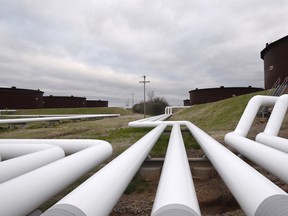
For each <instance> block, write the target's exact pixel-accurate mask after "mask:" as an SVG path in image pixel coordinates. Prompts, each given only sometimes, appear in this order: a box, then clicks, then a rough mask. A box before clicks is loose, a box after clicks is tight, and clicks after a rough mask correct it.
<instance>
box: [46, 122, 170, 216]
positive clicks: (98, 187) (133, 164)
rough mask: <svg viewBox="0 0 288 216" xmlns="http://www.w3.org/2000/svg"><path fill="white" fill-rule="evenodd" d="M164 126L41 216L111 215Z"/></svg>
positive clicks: (153, 131)
mask: <svg viewBox="0 0 288 216" xmlns="http://www.w3.org/2000/svg"><path fill="white" fill-rule="evenodd" d="M165 128H166V124H161V125H160V126H158V127H156V128H154V129H153V130H152V131H150V132H149V133H148V134H146V135H145V136H144V137H142V138H141V139H140V140H138V141H137V142H136V143H135V144H134V145H132V146H131V147H130V148H128V149H127V150H126V151H125V152H123V153H122V154H121V155H119V156H118V157H116V158H115V159H114V160H113V161H111V162H110V163H109V164H107V165H106V166H105V167H104V168H102V169H101V170H100V171H99V172H97V173H96V174H95V175H93V176H92V177H91V178H89V179H88V180H87V181H86V182H84V183H83V184H81V185H80V186H79V187H78V188H76V189H75V190H74V191H72V192H71V193H70V194H68V195H67V196H66V197H64V198H63V199H62V200H60V201H59V202H58V203H56V204H55V205H54V206H52V207H51V208H50V209H49V210H48V211H46V212H44V213H43V214H42V216H60V215H67V216H70V215H71V216H72V215H73V216H93V215H101V216H104V215H109V213H110V212H111V210H112V209H113V207H114V205H115V204H116V203H117V201H118V199H119V198H120V197H121V195H122V193H123V192H124V190H125V189H126V187H127V185H128V184H129V182H130V181H131V179H132V178H133V176H134V175H135V174H136V172H137V171H138V169H139V168H140V166H141V164H142V163H143V161H144V160H145V158H146V157H147V155H148V153H149V152H150V150H151V149H152V147H153V146H154V144H155V143H156V141H157V140H158V138H159V137H160V135H161V134H162V133H163V131H164V130H165ZM115 181H116V182H115Z"/></svg>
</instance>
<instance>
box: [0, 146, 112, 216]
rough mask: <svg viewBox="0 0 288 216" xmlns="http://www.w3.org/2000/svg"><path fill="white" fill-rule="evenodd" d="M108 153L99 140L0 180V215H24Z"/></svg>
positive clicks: (100, 160)
mask: <svg viewBox="0 0 288 216" xmlns="http://www.w3.org/2000/svg"><path fill="white" fill-rule="evenodd" d="M111 154H112V147H111V145H110V144H109V143H108V142H105V141H102V142H101V143H98V144H96V145H95V146H93V147H89V148H87V149H84V150H82V151H80V152H77V153H75V154H72V155H70V156H68V157H65V158H63V159H61V160H58V161H55V162H53V163H50V164H48V165H46V166H43V167H41V168H38V169H36V170H33V171H31V172H28V173H26V174H23V175H21V176H18V177H16V178H13V179H11V180H9V181H6V182H4V183H2V184H0V191H1V193H0V203H1V208H0V215H3V216H4V215H5V216H26V215H28V214H29V213H30V212H32V211H33V210H35V209H36V208H38V207H39V206H40V205H41V204H43V203H44V202H46V201H47V200H49V199H50V198H52V197H53V196H55V195H56V194H57V193H59V192H60V191H61V190H63V189H64V188H66V187H67V186H69V185H70V184H72V183H73V182H74V181H75V180H77V179H78V178H80V177H81V176H82V175H84V174H85V173H87V172H88V171H89V170H91V169H92V168H94V167H95V166H96V165H97V164H99V163H100V162H102V161H103V160H105V159H107V158H108V157H110V156H111ZM3 203H5V204H4V205H2V204H3Z"/></svg>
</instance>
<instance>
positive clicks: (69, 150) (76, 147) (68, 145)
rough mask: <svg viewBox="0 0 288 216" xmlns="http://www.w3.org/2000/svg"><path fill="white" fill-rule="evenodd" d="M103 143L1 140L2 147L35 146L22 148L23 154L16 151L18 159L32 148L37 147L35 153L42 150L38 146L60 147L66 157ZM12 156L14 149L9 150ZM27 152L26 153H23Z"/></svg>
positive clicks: (85, 140) (100, 141)
mask: <svg viewBox="0 0 288 216" xmlns="http://www.w3.org/2000/svg"><path fill="white" fill-rule="evenodd" d="M103 143H106V142H105V141H103V140H94V139H0V145H2V144H19V145H20V144H22V145H24V144H33V145H31V146H30V147H29V148H22V151H21V152H22V153H21V152H18V151H14V153H13V154H14V156H10V158H12V157H17V155H18V156H20V155H22V154H28V153H31V151H32V149H33V148H32V147H33V146H35V149H34V150H33V151H37V149H39V148H40V146H38V147H37V146H36V144H38V145H53V146H58V147H60V148H62V149H63V151H64V152H65V154H66V155H70V154H74V153H76V152H79V151H82V150H84V149H86V148H89V147H93V146H96V145H101V144H103ZM9 151H10V154H11V152H12V149H10V150H9ZM23 151H25V152H23Z"/></svg>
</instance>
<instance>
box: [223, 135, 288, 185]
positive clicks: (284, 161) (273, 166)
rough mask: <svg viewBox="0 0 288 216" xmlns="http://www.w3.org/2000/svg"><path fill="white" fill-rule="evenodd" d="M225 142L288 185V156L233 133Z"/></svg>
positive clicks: (227, 136) (226, 137)
mask: <svg viewBox="0 0 288 216" xmlns="http://www.w3.org/2000/svg"><path fill="white" fill-rule="evenodd" d="M224 140H225V143H226V144H227V145H229V146H230V147H232V148H233V149H235V150H236V151H237V152H239V153H241V154H242V155H244V156H245V157H247V158H248V159H250V160H251V161H253V162H254V163H255V164H258V165H259V166H261V167H262V168H264V169H265V170H267V171H269V172H270V173H272V174H274V175H275V176H277V177H278V178H280V179H281V180H282V181H284V182H286V183H288V172H287V166H288V154H286V153H284V152H282V151H279V150H277V149H274V148H271V147H269V146H266V145H262V144H260V143H257V142H255V141H253V140H250V139H247V138H245V137H242V136H240V135H238V134H235V133H233V132H231V133H228V134H226V136H225V138H224Z"/></svg>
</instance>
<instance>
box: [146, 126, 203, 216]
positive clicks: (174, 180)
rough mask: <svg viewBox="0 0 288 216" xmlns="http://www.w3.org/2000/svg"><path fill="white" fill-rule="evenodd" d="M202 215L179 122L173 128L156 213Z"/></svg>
mask: <svg viewBox="0 0 288 216" xmlns="http://www.w3.org/2000/svg"><path fill="white" fill-rule="evenodd" d="M172 212H173V215H187V216H188V215H191V216H198V215H201V213H200V209H199V205H198V201H197V197H196V192H195V189H194V184H193V180H192V175H191V171H190V166H189V163H188V158H187V154H186V150H185V146H184V142H183V137H182V134H181V129H180V125H179V123H175V124H174V125H173V128H172V132H171V136H170V140H169V144H168V149H167V152H166V156H165V161H164V165H163V168H162V173H161V178H160V181H159V185H158V189H157V194H156V198H155V201H154V205H153V209H152V213H151V215H152V216H164V215H172Z"/></svg>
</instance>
